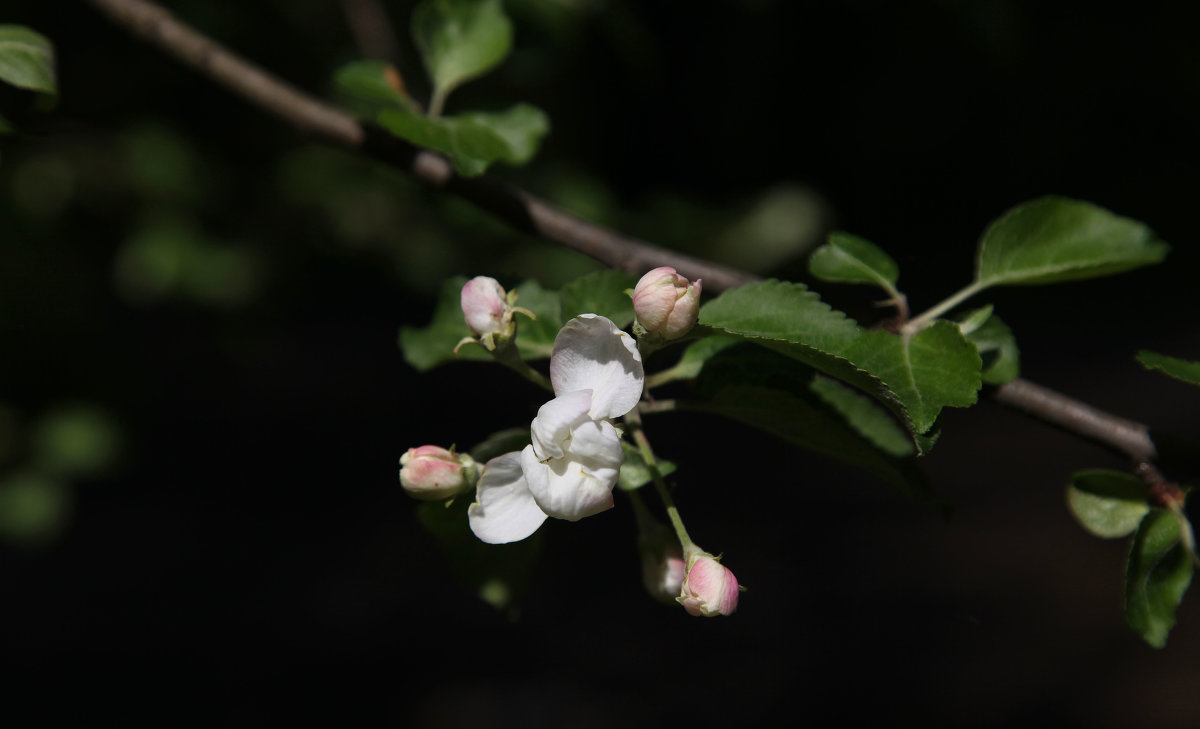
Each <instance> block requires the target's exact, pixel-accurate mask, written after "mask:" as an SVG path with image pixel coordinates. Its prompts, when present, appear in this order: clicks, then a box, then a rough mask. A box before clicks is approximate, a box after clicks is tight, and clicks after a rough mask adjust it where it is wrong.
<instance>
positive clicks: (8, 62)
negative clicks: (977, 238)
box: [0, 25, 58, 95]
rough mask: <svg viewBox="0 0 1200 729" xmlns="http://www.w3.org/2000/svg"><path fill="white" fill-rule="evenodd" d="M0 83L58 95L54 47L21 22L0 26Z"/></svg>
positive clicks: (42, 36)
mask: <svg viewBox="0 0 1200 729" xmlns="http://www.w3.org/2000/svg"><path fill="white" fill-rule="evenodd" d="M0 82H3V83H6V84H10V85H12V86H16V87H17V88H21V89H26V90H29V91H36V92H37V93H40V94H50V95H56V94H58V82H57V79H56V78H55V73H54V46H53V45H52V44H51V43H50V41H49V40H48V39H47V38H46V37H45V36H44V35H42V34H40V33H38V32H36V31H34V30H31V29H30V28H26V27H25V26H23V25H0Z"/></svg>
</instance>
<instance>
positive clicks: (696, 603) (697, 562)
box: [675, 552, 738, 618]
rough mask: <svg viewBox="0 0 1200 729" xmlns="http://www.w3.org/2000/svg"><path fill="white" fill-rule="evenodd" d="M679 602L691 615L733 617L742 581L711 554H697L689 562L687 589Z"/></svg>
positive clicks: (686, 579)
mask: <svg viewBox="0 0 1200 729" xmlns="http://www.w3.org/2000/svg"><path fill="white" fill-rule="evenodd" d="M675 600H676V601H677V602H678V603H679V604H680V605H682V606H683V609H684V610H687V611H688V614H689V615H703V616H704V617H706V618H712V617H716V616H717V615H730V614H732V613H733V611H734V610H737V602H738V581H737V578H736V577H734V576H733V572H731V571H729V569H728V568H726V567H723V566H721V563H720V562H718V561H717V559H716V558H715V557H713V556H712V555H711V554H708V553H705V552H700V553H695V554H692V555H691V557H690V558H689V559H688V569H687V575H686V576H685V577H684V578H683V589H682V590H681V591H680V593H679V597H677V598H675Z"/></svg>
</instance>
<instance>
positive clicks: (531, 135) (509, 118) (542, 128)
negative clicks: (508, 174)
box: [457, 104, 550, 165]
mask: <svg viewBox="0 0 1200 729" xmlns="http://www.w3.org/2000/svg"><path fill="white" fill-rule="evenodd" d="M457 118H458V119H459V121H460V122H462V123H465V124H476V125H479V126H482V127H486V128H487V129H490V130H491V131H492V132H494V133H495V134H496V135H497V136H498V137H500V138H501V139H502V140H504V144H505V145H506V146H507V151H506V152H505V154H504V156H503V157H501V159H502V160H504V161H505V162H507V163H509V164H510V165H523V164H525V163H526V162H528V161H529V160H531V159H533V156H534V155H535V154H537V151H538V145H540V144H541V142H542V137H544V136H546V134H547V133H548V132H549V131H550V119H549V117H547V116H546V113H545V112H544V111H542V110H541V109H539V108H537V107H536V106H533V105H532V104H517V105H515V106H513V107H510V108H509V109H507V110H506V111H495V112H484V111H473V112H466V113H463V114H460V115H458V117H457Z"/></svg>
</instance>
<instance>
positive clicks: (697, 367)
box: [670, 329, 743, 380]
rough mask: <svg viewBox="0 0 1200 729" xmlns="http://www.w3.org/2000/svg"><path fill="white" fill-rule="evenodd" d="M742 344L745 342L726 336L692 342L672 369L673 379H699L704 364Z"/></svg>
mask: <svg viewBox="0 0 1200 729" xmlns="http://www.w3.org/2000/svg"><path fill="white" fill-rule="evenodd" d="M692 331H693V332H695V331H696V330H695V329H693V330H692ZM742 343H743V340H742V339H740V338H739V337H731V336H724V335H718V336H711V337H704V338H703V339H701V340H699V341H696V342H692V343H691V344H689V345H688V348H687V349H685V350H683V354H682V355H680V357H679V362H677V363H676V364H675V366H674V367H672V368H671V370H670V372H671V375H672V377H671V379H673V380H686V379H692V378H694V377H699V376H700V372H701V370H703V369H704V364H705V363H706V362H708V360H709V359H711V358H713V357H715V356H716V355H717V354H719V353H720V352H722V351H724V350H726V349H729V348H730V347H734V346H737V345H739V344H742Z"/></svg>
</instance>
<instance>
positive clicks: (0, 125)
mask: <svg viewBox="0 0 1200 729" xmlns="http://www.w3.org/2000/svg"><path fill="white" fill-rule="evenodd" d="M16 131H17V128H16V127H14V126H13V125H12V122H10V121H9V120H7V119H5V118H4V115H3V114H0V134H13V133H14V132H16Z"/></svg>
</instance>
